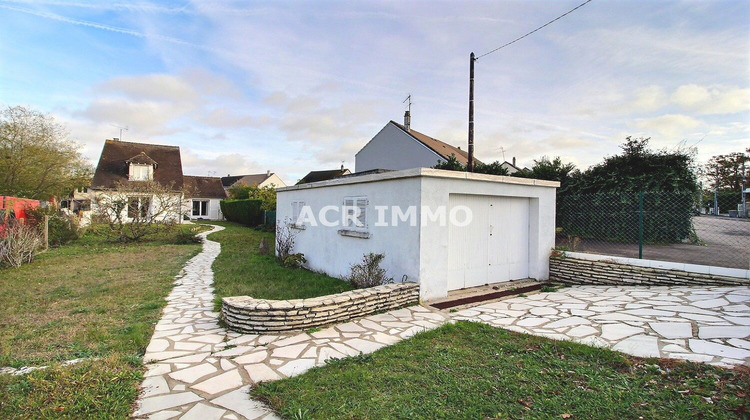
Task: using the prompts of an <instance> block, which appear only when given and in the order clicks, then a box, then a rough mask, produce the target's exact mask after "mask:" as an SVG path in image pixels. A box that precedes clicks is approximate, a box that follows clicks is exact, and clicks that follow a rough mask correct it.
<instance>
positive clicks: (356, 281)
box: [348, 252, 393, 289]
mask: <svg viewBox="0 0 750 420" xmlns="http://www.w3.org/2000/svg"><path fill="white" fill-rule="evenodd" d="M384 258H385V255H384V254H373V253H372V252H371V253H369V254H365V255H364V257H362V262H361V263H360V264H353V265H352V266H351V273H350V274H349V278H348V280H349V282H350V283H351V284H352V286H354V287H356V288H357V289H364V288H367V287H374V286H380V285H381V284H388V283H393V278H392V277H388V276H387V275H386V269H385V268H382V267H381V266H380V263H381V262H382V261H383V259H384Z"/></svg>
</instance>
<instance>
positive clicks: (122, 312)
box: [0, 227, 200, 418]
mask: <svg viewBox="0 0 750 420" xmlns="http://www.w3.org/2000/svg"><path fill="white" fill-rule="evenodd" d="M185 228H187V227H185ZM199 251H200V245H199V244H186V245H174V244H170V243H168V242H167V241H166V240H165V238H160V239H157V240H154V241H152V242H148V243H144V244H127V245H125V244H113V243H110V242H107V241H106V240H105V238H104V237H102V236H98V235H94V234H87V235H86V236H84V237H83V238H81V239H80V240H78V241H75V242H73V243H71V244H68V245H64V246H62V247H60V248H55V249H51V250H50V251H48V252H46V253H44V254H42V255H40V256H39V257H38V258H37V260H36V261H34V262H33V263H32V264H28V265H24V266H21V267H20V268H17V269H0V367H2V366H12V367H19V366H26V365H49V364H52V367H51V368H49V369H46V370H41V371H36V372H33V373H31V374H28V375H21V376H10V375H0V395H3V398H2V399H0V418H45V417H60V416H67V417H71V418H85V417H90V418H126V417H127V416H128V415H129V414H130V412H131V409H132V407H131V406H132V404H133V403H134V401H135V398H136V393H137V388H138V384H139V383H140V380H141V376H142V365H141V361H140V357H141V356H142V355H143V352H144V351H145V348H146V346H147V345H148V342H149V340H150V337H151V334H152V333H153V328H154V324H155V323H156V321H158V319H159V317H160V314H161V309H162V308H163V307H164V305H165V304H166V302H165V301H164V298H165V297H166V295H167V294H168V293H169V291H170V290H171V288H172V282H173V281H174V276H175V275H176V274H177V273H178V272H179V271H180V269H181V268H182V266H183V265H184V264H185V262H186V261H187V260H188V259H189V258H191V257H192V256H193V255H195V254H197V253H198V252H199ZM75 358H93V359H92V360H88V361H86V362H83V363H81V364H79V365H75V366H70V367H63V366H59V365H58V364H56V363H55V362H60V361H64V360H70V359H75Z"/></svg>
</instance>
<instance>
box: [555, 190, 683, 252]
mask: <svg viewBox="0 0 750 420" xmlns="http://www.w3.org/2000/svg"><path fill="white" fill-rule="evenodd" d="M695 202H696V201H695V196H694V194H692V193H690V192H684V193H669V192H661V191H654V192H644V193H643V241H644V243H651V244H654V243H679V242H682V241H683V240H685V239H689V238H690V235H691V233H692V230H693V224H692V218H693V211H694V208H695ZM638 218H639V203H638V193H636V192H633V193H614V194H610V193H601V194H575V195H568V196H562V197H560V196H558V198H557V226H558V227H560V228H562V232H561V233H562V234H563V235H571V236H577V237H580V238H584V239H598V240H603V241H610V242H624V243H638Z"/></svg>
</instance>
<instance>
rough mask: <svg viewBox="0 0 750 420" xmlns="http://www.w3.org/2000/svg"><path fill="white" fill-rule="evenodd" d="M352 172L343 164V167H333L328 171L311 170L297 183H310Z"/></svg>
mask: <svg viewBox="0 0 750 420" xmlns="http://www.w3.org/2000/svg"><path fill="white" fill-rule="evenodd" d="M351 173H352V172H351V171H350V170H348V169H346V168H344V165H341V169H331V170H328V171H310V172H309V173H308V174H307V175H305V177H304V178H302V179H300V180H299V181H298V182H297V184H296V185H300V184H308V183H310V182H318V181H328V180H329V179H334V178H338V177H341V176H344V175H349V174H351Z"/></svg>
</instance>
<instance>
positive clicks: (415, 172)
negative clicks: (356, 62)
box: [276, 168, 560, 192]
mask: <svg viewBox="0 0 750 420" xmlns="http://www.w3.org/2000/svg"><path fill="white" fill-rule="evenodd" d="M415 177H430V178H443V179H466V180H470V181H485V182H496V183H500V184H518V185H530V186H537V187H554V188H557V187H559V186H560V183H559V182H557V181H545V180H542V179H530V178H518V177H512V176H499V175H487V174H476V173H468V172H460V171H448V170H444V169H432V168H412V169H403V170H400V171H391V172H383V173H378V174H371V175H362V176H358V177H350V178H334V179H329V180H326V181H318V182H311V183H308V184H301V185H290V186H287V187H282V188H278V189H276V191H277V192H286V191H297V190H303V189H312V188H323V187H332V186H337V185H351V184H362V183H367V182H378V181H387V180H393V179H401V178H415Z"/></svg>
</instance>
